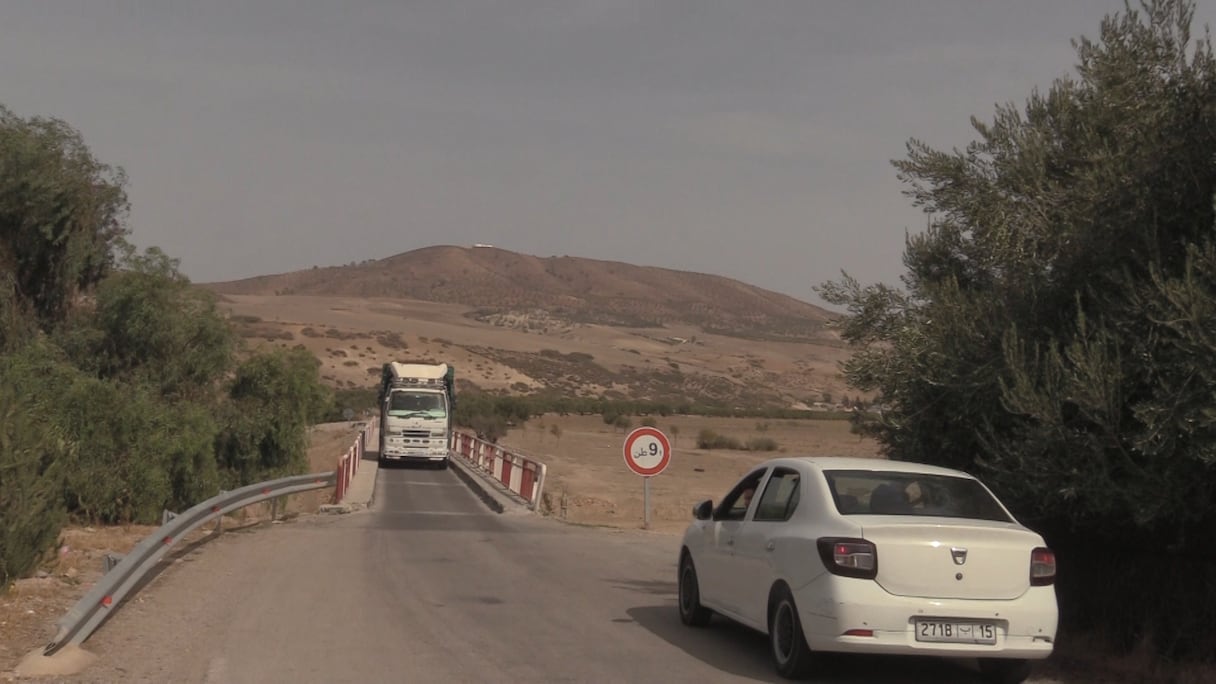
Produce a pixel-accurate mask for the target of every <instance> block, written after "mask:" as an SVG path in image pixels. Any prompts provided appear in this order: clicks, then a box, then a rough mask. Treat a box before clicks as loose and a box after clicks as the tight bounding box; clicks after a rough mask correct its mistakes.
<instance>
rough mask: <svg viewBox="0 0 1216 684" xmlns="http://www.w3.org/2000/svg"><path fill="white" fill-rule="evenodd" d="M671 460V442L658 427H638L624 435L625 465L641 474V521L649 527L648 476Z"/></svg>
mask: <svg viewBox="0 0 1216 684" xmlns="http://www.w3.org/2000/svg"><path fill="white" fill-rule="evenodd" d="M670 462H671V442H670V441H668V439H667V435H665V434H663V432H662V431H661V430H659V429H658V428H652V427H640V428H637V429H635V430H634V431H633V432H630V433H629V435H628V436H627V437H625V465H627V466H629V469H630V470H632V471H633V472H635V473H637V474H638V475H641V476H642V509H643V514H642V522H643V525H644V526H645V528H646V529H650V478H652V477H654V476H655V475H658V474H659V473H661V472H663V470H664V469H666V468H667V464H668V463H670Z"/></svg>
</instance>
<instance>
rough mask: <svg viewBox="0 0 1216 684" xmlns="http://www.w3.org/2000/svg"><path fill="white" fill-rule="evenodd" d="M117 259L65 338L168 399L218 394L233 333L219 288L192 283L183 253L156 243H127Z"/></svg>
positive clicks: (86, 362) (103, 366)
mask: <svg viewBox="0 0 1216 684" xmlns="http://www.w3.org/2000/svg"><path fill="white" fill-rule="evenodd" d="M119 266H120V270H118V271H117V272H115V273H113V274H112V275H110V276H109V277H107V278H106V279H105V280H103V281H102V282H101V283H100V285H99V286H98V288H97V292H96V296H95V299H96V302H95V304H94V306H93V307H92V309H91V311H89V312H88V313H86V314H83V315H81V316H78V317H75V318H76V319H77V320H74V321H73V325H72V326H70V328H69V329H68V330H67V331H66V332H65V333H64V334H63V335H61V343H62V344H63V346H64V347H65V348H67V349H68V350H69V351H70V352H71V353H72V356H73V357H74V359H75V361H76V363H77V364H78V365H80V366H81V367H82V368H85V369H88V370H90V371H92V372H94V373H96V374H97V375H99V376H100V377H103V378H116V379H123V380H129V381H133V382H140V383H145V384H148V385H149V386H152V387H154V388H156V390H157V391H158V393H159V394H161V395H162V396H164V397H166V398H169V399H193V400H199V399H208V400H213V399H214V398H215V397H214V390H215V386H216V384H217V382H218V381H219V380H220V378H221V377H222V376H223V375H224V374H225V373H226V372H228V370H229V369H230V368H231V366H232V363H233V351H234V349H235V339H236V337H235V334H234V333H233V330H232V327H231V326H230V325H229V323H228V321H226V320H225V319H224V317H223V316H222V315H221V314H220V313H219V311H218V310H217V308H216V302H215V296H214V295H213V294H212V293H210V292H207V291H205V290H201V289H197V288H193V287H191V285H190V281H189V280H188V279H187V278H186V277H185V276H184V275H182V274H181V272H180V271H178V260H176V259H171V258H169V257H168V256H167V255H166V254H165V253H164V252H162V251H161V250H160V249H159V248H156V247H152V248H149V249H148V250H147V251H146V252H145V253H144V254H142V255H140V254H137V253H135V252H134V250H132V249H129V248H127V249H124V250H123V257H122V259H121V261H120V262H119Z"/></svg>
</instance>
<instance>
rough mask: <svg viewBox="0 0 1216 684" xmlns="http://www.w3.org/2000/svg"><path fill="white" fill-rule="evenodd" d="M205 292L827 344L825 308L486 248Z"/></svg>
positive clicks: (686, 277) (643, 270) (716, 282)
mask: <svg viewBox="0 0 1216 684" xmlns="http://www.w3.org/2000/svg"><path fill="white" fill-rule="evenodd" d="M205 287H207V288H209V289H211V290H213V291H215V292H218V293H221V294H243V295H320V296H347V297H359V298H368V297H385V298H407V299H417V300H422V301H429V302H446V303H454V304H462V305H465V306H468V307H471V308H472V310H471V311H470V312H469V314H468V315H470V316H472V317H475V318H477V319H479V320H483V321H489V322H499V323H504V322H505V323H508V324H512V325H522V326H533V327H536V326H545V325H548V326H550V327H553V326H555V325H561V324H563V323H595V324H601V325H612V326H624V327H636V328H645V327H652V328H661V327H663V326H667V325H671V324H673V323H686V324H691V325H695V326H698V327H699V328H700V329H701V330H702V331H703V332H706V333H717V334H722V335H732V336H738V337H745V338H755V339H789V340H814V339H835V338H834V335H833V334H832V333H830V332H829V331H827V330H826V329H825V323H826V322H828V321H830V320H832V319H833V318H834V315H833V314H831V313H830V312H828V311H826V310H824V309H822V308H819V307H817V306H814V305H812V304H808V303H806V302H802V301H799V300H797V299H794V298H793V297H788V296H786V295H782V294H778V293H776V292H771V291H768V290H764V289H761V288H758V287H754V286H752V285H747V284H745V283H741V282H739V281H737V280H732V279H729V278H724V277H722V276H715V275H707V274H703V273H690V272H686V271H675V270H670V269H664V268H654V267H645V266H634V265H630V264H624V263H619V262H615V261H601V260H596V259H586V258H580V257H571V256H562V257H548V258H542V257H536V256H530V255H525V254H518V253H515V252H510V251H507V250H503V249H498V248H493V247H457V246H434V247H426V248H423V249H417V250H414V251H410V252H405V253H403V254H398V255H396V256H391V257H387V258H384V259H377V260H372V261H365V262H362V263H358V264H350V265H346V266H331V267H324V268H321V267H317V268H312V269H309V270H303V271H296V272H293V273H284V274H279V275H267V276H260V277H255V278H248V279H245V280H237V281H232V282H224V283H208V284H205Z"/></svg>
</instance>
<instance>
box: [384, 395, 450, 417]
mask: <svg viewBox="0 0 1216 684" xmlns="http://www.w3.org/2000/svg"><path fill="white" fill-rule="evenodd" d="M388 414H389V415H390V416H399V417H400V416H408V415H412V414H424V415H425V416H426V417H427V418H443V417H445V416H446V415H447V407H446V406H444V401H443V396H441V395H439V394H420V393H417V392H393V395H392V397H391V398H390V399H389V405H388Z"/></svg>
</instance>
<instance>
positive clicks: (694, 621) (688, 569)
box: [679, 554, 713, 627]
mask: <svg viewBox="0 0 1216 684" xmlns="http://www.w3.org/2000/svg"><path fill="white" fill-rule="evenodd" d="M679 594H680V620H681V621H682V622H683V623H684V624H686V625H688V626H690V627H704V626H705V625H708V624H709V619H710V618H711V617H713V611H711V610H710V609H708V608H706V607H705V606H703V605H701V585H700V584H698V583H697V568H696V566H694V565H693V564H692V556H689V555H688V554H684V558H683V559H681V560H680V585H679Z"/></svg>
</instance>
